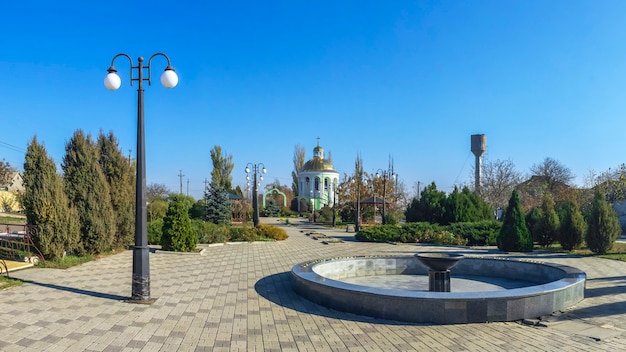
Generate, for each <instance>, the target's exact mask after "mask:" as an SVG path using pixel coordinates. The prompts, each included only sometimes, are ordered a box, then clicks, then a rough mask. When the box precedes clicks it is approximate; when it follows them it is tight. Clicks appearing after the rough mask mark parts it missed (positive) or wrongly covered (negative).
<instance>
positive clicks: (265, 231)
mask: <svg viewBox="0 0 626 352" xmlns="http://www.w3.org/2000/svg"><path fill="white" fill-rule="evenodd" d="M257 233H258V235H259V236H260V237H264V238H270V239H273V240H276V241H283V240H286V239H287V238H288V237H289V236H288V235H287V231H285V229H283V228H280V227H277V226H272V225H266V224H260V225H259V226H258V227H257Z"/></svg>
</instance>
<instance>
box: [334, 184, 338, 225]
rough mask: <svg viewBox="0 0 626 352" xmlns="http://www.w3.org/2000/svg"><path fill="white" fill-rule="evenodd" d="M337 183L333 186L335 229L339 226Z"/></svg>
mask: <svg viewBox="0 0 626 352" xmlns="http://www.w3.org/2000/svg"><path fill="white" fill-rule="evenodd" d="M338 189H339V187H338V186H337V183H335V184H334V186H333V227H335V226H337V190H338Z"/></svg>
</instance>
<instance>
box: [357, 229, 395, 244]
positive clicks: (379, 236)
mask: <svg viewBox="0 0 626 352" xmlns="http://www.w3.org/2000/svg"><path fill="white" fill-rule="evenodd" d="M354 237H355V238H356V239H357V240H359V241H363V242H378V243H385V242H389V241H394V242H397V241H399V239H400V228H399V227H398V226H395V225H378V226H372V227H366V228H362V229H361V230H360V231H359V232H357V233H356V234H355V235H354Z"/></svg>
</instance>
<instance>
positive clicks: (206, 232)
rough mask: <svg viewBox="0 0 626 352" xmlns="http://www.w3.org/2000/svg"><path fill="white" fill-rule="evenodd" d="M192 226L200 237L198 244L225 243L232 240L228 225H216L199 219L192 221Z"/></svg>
mask: <svg viewBox="0 0 626 352" xmlns="http://www.w3.org/2000/svg"><path fill="white" fill-rule="evenodd" d="M191 225H192V227H193V228H194V231H195V232H196V234H197V235H198V243H224V242H228V241H229V240H230V229H229V227H228V226H227V225H216V224H214V223H212V222H208V221H202V220H197V219H196V220H192V221H191Z"/></svg>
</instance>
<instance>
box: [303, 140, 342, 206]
mask: <svg viewBox="0 0 626 352" xmlns="http://www.w3.org/2000/svg"><path fill="white" fill-rule="evenodd" d="M337 186H339V173H338V172H337V171H335V168H334V166H333V164H332V162H331V161H330V160H327V159H324V148H322V147H320V142H319V138H318V139H317V146H316V147H315V148H313V158H312V159H311V160H309V161H307V162H306V163H305V164H304V166H302V169H301V170H300V172H298V211H300V210H301V209H300V205H301V203H302V201H306V202H307V204H308V209H309V210H310V209H315V210H320V209H322V208H323V207H324V206H325V205H327V206H329V207H332V206H334V205H335V201H337V199H336V192H337Z"/></svg>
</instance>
